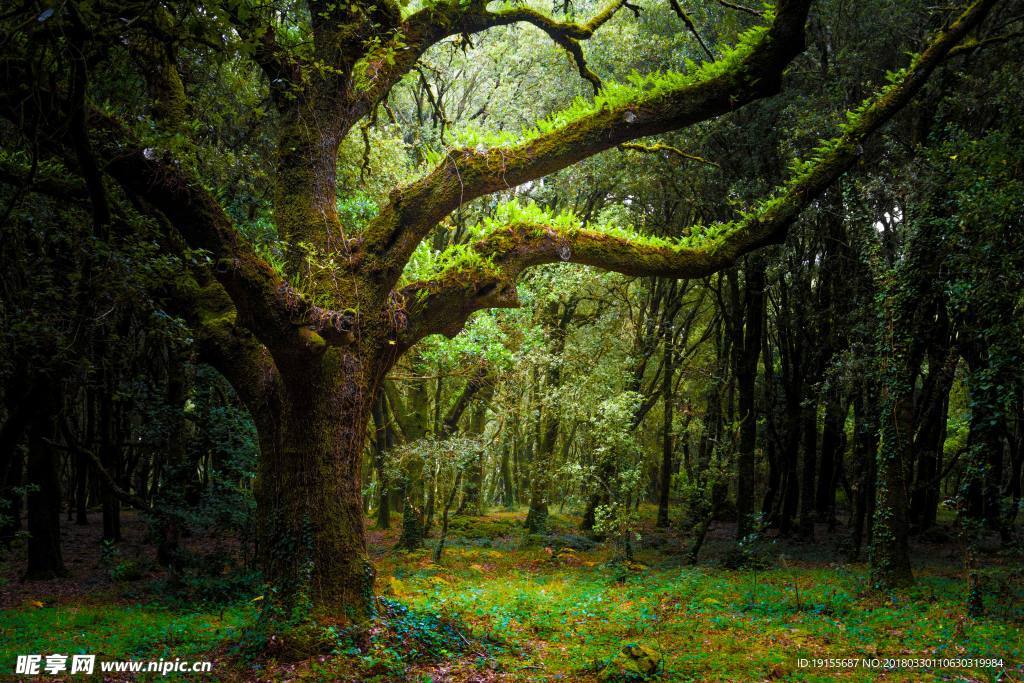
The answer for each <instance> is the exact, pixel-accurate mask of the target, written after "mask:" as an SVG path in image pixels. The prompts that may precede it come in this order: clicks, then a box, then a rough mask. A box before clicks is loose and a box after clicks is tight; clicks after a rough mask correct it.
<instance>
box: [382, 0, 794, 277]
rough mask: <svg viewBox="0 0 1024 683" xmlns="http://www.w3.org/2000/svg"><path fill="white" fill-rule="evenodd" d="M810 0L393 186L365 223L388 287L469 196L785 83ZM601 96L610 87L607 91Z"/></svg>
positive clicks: (784, 6)
mask: <svg viewBox="0 0 1024 683" xmlns="http://www.w3.org/2000/svg"><path fill="white" fill-rule="evenodd" d="M809 5H810V0H783V1H782V2H780V3H779V6H778V10H777V13H776V15H775V20H774V21H773V23H772V24H771V26H770V27H767V28H763V29H760V30H758V31H754V32H752V33H751V34H749V35H748V36H747V40H746V42H744V43H743V44H742V45H741V46H740V48H738V49H737V50H736V51H735V52H734V53H733V54H731V55H730V56H729V57H730V58H729V59H722V60H720V61H719V62H714V63H711V64H707V65H705V66H704V67H702V68H701V69H699V70H696V72H695V73H693V74H667V75H665V76H664V78H663V79H661V80H660V81H658V82H654V81H651V82H647V81H645V82H644V83H639V84H637V87H636V88H635V92H633V90H628V91H623V90H621V89H620V90H617V91H615V92H613V93H609V94H608V96H607V97H604V96H603V97H602V98H597V99H595V101H594V102H593V103H591V104H590V108H589V110H587V109H586V108H584V110H583V111H578V112H573V116H572V117H571V118H569V120H566V121H564V122H563V121H562V120H561V119H558V121H557V123H555V124H553V125H546V126H544V127H542V128H539V129H538V130H537V131H536V134H535V135H532V136H528V137H527V140H526V141H525V142H522V143H520V144H517V145H514V146H511V147H503V146H498V147H494V148H491V149H489V150H486V151H477V150H476V149H475V148H474V149H460V150H455V151H453V152H451V153H450V154H448V155H447V156H446V157H445V158H444V159H443V160H442V162H441V163H440V164H439V165H438V167H437V168H436V169H435V170H434V171H433V172H431V173H430V174H428V175H427V176H426V177H424V178H422V179H421V180H419V181H417V182H415V183H413V184H412V185H410V186H407V187H405V188H402V189H401V190H399V191H396V192H395V193H394V194H393V198H392V202H391V203H390V204H389V205H388V206H386V207H385V208H384V209H383V210H382V211H381V213H380V215H379V216H378V217H377V218H376V219H375V220H374V221H373V222H372V223H371V224H370V225H369V226H368V227H367V231H366V240H365V245H364V248H365V250H366V253H367V257H368V260H369V261H370V263H369V265H370V267H371V268H373V269H375V270H376V271H378V272H377V274H376V276H377V277H378V278H379V279H380V281H381V282H382V283H383V284H385V285H386V286H388V287H391V286H393V285H394V283H395V282H397V280H398V278H399V276H400V274H401V272H402V269H403V267H404V265H405V263H406V262H407V261H408V259H409V257H410V255H411V254H412V252H413V250H414V249H415V248H416V246H417V244H419V242H420V241H421V240H422V239H423V238H424V237H425V236H426V235H427V234H428V233H429V231H430V230H431V229H432V228H433V226H434V225H436V224H437V222H438V221H439V220H441V219H442V218H444V216H446V215H448V214H449V213H451V212H452V211H454V210H455V209H456V208H457V207H458V206H460V205H461V204H463V203H465V202H468V201H470V200H472V199H474V198H476V197H480V196H482V195H485V194H489V193H491V192H496V191H499V190H503V189H508V188H511V187H515V186H517V185H520V184H522V183H524V182H526V181H529V180H533V179H536V178H539V177H541V176H544V175H547V174H550V173H553V172H555V171H557V170H560V169H562V168H565V167H566V166H569V165H571V164H574V163H576V162H578V161H580V160H582V159H585V158H587V157H589V156H593V155H594V154H597V153H599V152H602V151H604V150H607V149H610V148H612V147H615V146H617V145H620V144H622V143H624V142H629V141H632V140H636V139H638V138H642V137H646V136H649V135H656V134H659V133H665V132H668V131H672V130H677V129H681V128H685V127H687V126H690V125H692V124H695V123H698V122H701V121H706V120H708V119H712V118H715V117H717V116H720V115H722V114H725V113H727V112H729V111H732V110H734V109H736V108H737V107H740V106H742V105H744V104H747V103H749V102H752V101H754V100H757V99H760V98H763V97H767V96H769V95H772V94H774V93H776V92H778V90H779V87H780V84H781V78H782V72H783V70H784V69H785V67H786V65H788V64H789V63H790V62H791V61H792V60H793V58H794V57H796V55H797V54H799V53H800V52H801V51H802V50H803V46H804V22H805V20H806V17H807V10H808V7H809ZM602 95H604V92H603V91H602Z"/></svg>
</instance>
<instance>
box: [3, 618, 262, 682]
mask: <svg viewBox="0 0 1024 683" xmlns="http://www.w3.org/2000/svg"><path fill="white" fill-rule="evenodd" d="M252 614H253V610H252V609H251V608H241V607H236V608H229V609H226V610H224V612H223V613H221V612H192V613H185V612H177V611H171V610H168V609H166V608H163V607H159V606H149V605H118V604H113V605H110V606H96V605H83V606H57V607H41V608H35V607H27V608H20V609H7V610H0V662H10V663H12V664H13V662H14V661H15V659H16V658H17V655H19V654H44V655H45V654H50V653H59V654H65V655H71V654H94V655H97V659H105V660H118V659H159V658H161V657H164V658H174V657H180V658H182V659H188V658H190V657H192V656H193V655H195V658H196V659H202V657H199V656H198V655H201V654H203V653H207V652H209V651H210V650H211V649H213V648H214V647H215V646H216V645H217V644H218V643H219V642H220V641H222V640H224V639H225V638H226V637H230V636H231V635H233V634H234V633H235V632H236V631H237V629H238V627H239V626H241V625H243V624H244V623H246V620H247V619H249V618H251V615H252ZM4 668H6V666H5V667H4Z"/></svg>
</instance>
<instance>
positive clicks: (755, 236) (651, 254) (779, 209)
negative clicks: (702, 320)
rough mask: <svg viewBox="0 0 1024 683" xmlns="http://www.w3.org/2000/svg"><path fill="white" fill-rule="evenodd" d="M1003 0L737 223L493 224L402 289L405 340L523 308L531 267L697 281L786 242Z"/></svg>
mask: <svg viewBox="0 0 1024 683" xmlns="http://www.w3.org/2000/svg"><path fill="white" fill-rule="evenodd" d="M997 1H998V0H978V1H977V2H975V3H973V4H972V5H971V6H970V7H969V8H968V9H967V10H965V12H964V13H963V14H962V15H961V16H960V17H959V18H958V19H957V20H956V21H955V22H954V23H953V24H952V25H951V26H950V27H949V28H948V29H947V30H946V31H943V32H942V33H940V34H939V35H938V36H936V37H935V38H934V39H933V40H932V41H931V43H930V44H929V45H928V47H927V48H925V50H924V51H923V52H922V53H921V54H920V55H919V56H918V57H917V58H916V59H915V60H914V62H913V63H912V64H911V66H910V67H909V68H908V69H907V70H906V71H905V72H904V74H903V76H902V77H901V78H900V79H899V80H898V81H897V82H895V83H893V84H892V85H889V86H887V87H886V88H884V89H882V91H881V92H880V93H879V94H878V95H877V96H875V97H874V98H873V99H871V100H869V102H868V103H867V104H866V106H865V107H863V109H862V110H861V111H860V112H859V113H858V114H857V115H856V116H855V117H854V118H853V119H852V120H851V122H850V123H849V124H847V126H846V127H845V130H844V132H843V134H842V135H840V136H839V137H837V138H835V139H833V140H831V141H829V142H828V143H827V144H826V145H825V146H824V151H823V152H822V154H821V156H820V157H819V158H817V159H815V160H814V161H813V163H812V164H810V166H809V167H808V168H807V169H806V170H805V171H803V172H802V173H800V174H799V175H797V176H796V177H794V178H792V179H790V180H789V181H788V182H787V183H786V184H785V185H784V186H783V187H782V189H781V191H780V192H779V193H778V194H777V195H776V196H775V197H774V198H772V199H769V200H767V201H765V202H763V203H762V204H761V205H760V206H759V207H757V208H756V209H755V210H754V211H752V212H750V213H749V214H747V215H745V216H744V217H742V218H741V219H739V220H736V221H733V222H731V223H727V224H723V225H717V226H712V227H711V228H708V229H703V228H700V227H698V228H695V229H694V230H692V235H693V236H691V237H690V238H688V239H686V240H679V241H677V242H675V243H671V242H666V241H664V240H644V239H643V238H640V237H637V238H630V237H622V236H619V235H612V234H607V233H605V232H601V231H598V230H589V229H584V228H565V227H556V226H552V225H541V224H535V223H516V224H513V225H509V226H505V227H503V228H501V229H498V230H495V231H494V232H492V233H491V234H489V235H488V236H487V237H485V238H483V239H481V240H479V241H477V242H476V243H474V244H473V245H472V248H473V249H474V251H476V253H477V254H478V255H479V257H480V258H478V259H472V260H471V261H470V263H473V264H475V265H473V266H472V267H470V268H461V269H460V268H454V269H452V270H450V271H449V272H446V273H443V274H442V275H441V276H440V277H439V278H437V279H435V280H431V281H425V282H416V283H412V284H410V285H408V286H407V287H405V288H404V289H403V290H402V294H403V295H404V296H405V297H406V300H408V301H410V302H413V303H412V305H411V306H410V310H409V325H408V327H407V329H406V330H405V332H404V333H403V335H402V336H401V337H400V339H399V340H398V344H399V345H400V347H402V348H408V347H409V346H412V345H413V344H415V343H416V341H418V340H419V339H422V338H423V337H425V336H427V335H430V334H435V333H441V334H446V335H449V336H452V335H454V334H456V333H458V331H459V330H460V329H461V328H462V326H463V324H464V323H465V320H466V318H467V317H468V316H469V315H470V314H471V313H472V312H474V311H477V310H481V309H484V308H494V307H511V306H516V305H517V299H516V296H515V291H516V280H517V278H518V277H519V274H520V273H521V272H522V271H523V270H525V269H526V268H529V267H531V266H536V265H540V264H544V263H557V262H571V263H579V264H584V265H589V266H594V267H597V268H601V269H604V270H609V271H614V272H618V273H623V274H626V275H658V276H665V277H676V278H697V277H704V276H707V275H710V274H712V273H715V272H717V271H719V270H722V269H723V268H726V267H728V266H731V265H733V264H734V263H735V262H736V260H737V259H739V258H740V257H741V256H743V255H745V254H747V253H749V252H751V251H754V250H755V249H758V248H760V247H763V246H767V245H769V244H773V243H779V242H781V241H783V240H784V239H785V236H786V232H787V230H788V228H789V226H790V225H792V223H793V222H794V221H795V220H796V218H797V216H798V215H799V214H800V212H801V211H802V210H803V209H804V208H805V207H806V206H807V205H808V204H810V203H811V202H812V201H814V199H815V198H817V197H818V196H820V195H821V193H823V192H824V191H825V190H826V189H827V188H828V187H829V186H830V185H831V184H832V183H833V182H834V181H835V180H836V179H837V178H838V177H839V176H840V175H842V174H843V173H844V172H846V171H847V170H848V169H850V168H851V167H852V166H853V165H854V164H855V163H856V162H857V160H858V159H859V157H860V155H861V151H862V145H863V143H864V142H865V141H866V140H867V139H868V138H869V137H870V136H871V135H873V134H874V133H876V132H877V131H878V130H879V129H880V128H881V127H882V126H883V125H884V124H885V123H886V122H888V121H889V120H890V119H891V118H892V117H893V116H894V115H895V114H896V113H897V112H898V111H900V109H902V108H903V107H904V106H906V104H907V103H908V102H910V100H911V98H913V97H914V95H915V94H917V92H918V91H919V90H920V89H921V88H922V87H923V86H924V84H925V83H926V82H927V80H928V77H929V76H930V75H931V73H932V72H933V71H934V70H935V69H936V68H937V67H938V66H939V65H940V64H941V63H942V62H943V60H944V59H945V58H946V56H947V55H948V54H949V52H950V51H951V50H952V49H953V48H954V47H955V46H956V45H957V44H958V43H959V42H960V41H961V40H962V39H963V38H964V37H965V36H966V35H967V34H968V33H969V32H970V31H971V30H972V29H973V28H974V27H976V26H977V25H978V24H979V23H980V22H981V21H982V19H984V17H985V16H986V15H987V14H988V12H989V10H991V8H992V6H993V5H995V4H996V2H997Z"/></svg>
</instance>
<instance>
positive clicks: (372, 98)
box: [356, 0, 637, 115]
mask: <svg viewBox="0 0 1024 683" xmlns="http://www.w3.org/2000/svg"><path fill="white" fill-rule="evenodd" d="M623 7H628V8H630V9H632V10H633V11H634V12H636V11H637V10H636V8H635V7H634V6H633V5H631V4H630V3H629V1H628V0H611V2H609V3H608V4H607V5H606V6H605V7H604V9H602V10H601V11H600V12H598V13H597V14H596V15H594V17H593V18H592V19H590V21H588V22H586V23H583V24H578V23H575V22H562V21H557V20H555V19H552V18H551V17H549V16H547V15H545V14H543V13H541V12H538V11H536V10H534V9H530V8H528V7H515V8H512V9H506V10H499V11H497V12H492V11H490V10H488V9H487V2H484V1H482V0H475V1H474V2H472V3H471V4H470V5H469V6H468V7H467V6H465V5H463V4H461V3H459V2H457V1H455V2H447V3H438V4H436V5H431V6H429V7H426V8H424V9H421V10H419V11H417V12H415V13H413V14H412V15H411V16H409V17H408V18H407V19H406V20H405V21H404V22H402V24H401V25H400V26H399V27H398V30H397V31H396V32H395V36H394V37H395V39H396V42H395V46H396V47H397V46H398V41H400V42H401V49H396V50H395V51H394V53H393V54H392V55H390V57H391V59H390V60H377V61H376V63H375V64H374V65H373V66H374V68H373V69H372V70H371V69H368V71H372V73H371V74H369V75H371V76H372V78H370V81H371V84H370V85H369V86H368V87H367V88H366V90H365V91H364V92H363V93H362V97H361V99H360V102H359V104H358V106H357V108H356V112H357V113H358V114H359V115H365V114H366V113H369V112H370V111H371V110H372V109H373V108H374V107H376V105H377V104H378V103H379V102H380V101H381V100H383V99H384V98H385V97H386V96H387V94H388V93H389V92H390V91H391V88H392V87H394V85H395V84H396V83H397V82H398V81H399V80H400V79H401V78H402V76H404V75H405V74H407V73H409V72H410V71H412V69H413V68H414V67H415V65H416V62H417V61H419V59H420V58H421V57H422V56H423V54H424V53H425V52H426V51H427V50H428V49H429V48H431V47H432V46H434V45H436V44H437V43H439V42H441V41H442V40H444V39H446V38H450V37H452V36H456V35H460V34H462V35H472V34H474V33H480V32H481V31H486V30H488V29H491V28H496V27H498V26H509V25H512V24H518V23H526V24H532V25H533V26H536V27H537V28H539V29H540V30H542V31H544V32H545V33H547V34H548V35H549V36H550V37H551V38H552V40H554V41H555V42H556V43H558V44H559V45H560V46H562V47H563V48H564V49H565V50H567V51H568V52H569V54H570V55H571V56H572V57H573V60H574V61H575V63H576V65H577V68H579V70H580V74H581V75H582V76H583V77H584V78H586V79H587V80H588V81H590V82H591V84H594V79H597V76H596V75H595V74H593V72H591V71H590V69H589V68H586V67H585V63H584V66H582V67H581V66H580V65H581V61H582V59H583V56H582V49H580V50H578V52H579V54H578V55H577V52H576V49H575V48H573V47H572V43H573V42H576V43H577V48H578V41H580V40H586V39H588V38H590V37H591V36H593V35H594V32H595V31H597V29H599V28H600V27H601V26H603V25H604V24H605V23H607V22H608V21H609V20H610V19H611V18H612V17H614V16H615V14H616V13H617V12H618V11H619V10H620V9H621V8H623ZM369 59H370V56H367V57H364V61H365V60H369ZM595 87H597V86H596V84H595Z"/></svg>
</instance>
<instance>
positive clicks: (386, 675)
mask: <svg viewBox="0 0 1024 683" xmlns="http://www.w3.org/2000/svg"><path fill="white" fill-rule="evenodd" d="M524 514H525V511H524V510H516V511H494V512H491V513H490V514H488V515H486V516H483V517H464V516H457V517H454V518H453V519H452V523H451V537H450V538H449V545H448V548H447V549H446V551H445V555H444V558H443V560H442V562H441V563H440V564H435V563H433V562H432V561H431V559H430V555H431V550H432V548H431V547H429V546H430V545H431V544H432V543H433V541H428V547H427V548H425V549H424V550H421V551H418V552H414V553H403V552H395V551H392V550H391V548H392V547H393V539H392V538H390V537H378V536H375V539H376V540H375V541H374V543H375V547H374V550H375V554H378V555H379V557H380V559H379V560H378V561H377V563H376V564H377V568H378V576H379V580H378V589H379V591H380V592H381V593H384V594H387V595H389V597H388V600H386V601H382V602H381V609H382V615H381V620H380V621H379V623H378V624H377V626H375V627H374V628H373V629H371V631H370V633H371V634H372V636H371V641H372V642H371V646H370V647H368V648H366V647H362V648H360V647H356V646H355V644H352V643H349V645H344V643H345V642H347V641H345V640H344V639H341V640H339V643H340V644H339V647H338V648H336V649H335V651H334V654H333V655H328V656H322V657H316V658H313V659H310V660H308V661H305V662H301V663H299V664H298V665H282V664H278V663H276V662H274V661H272V660H271V661H265V662H253V661H249V660H245V659H244V658H243V659H240V660H238V661H235V660H233V659H232V657H231V656H230V655H226V654H225V655H222V656H220V657H217V658H218V665H217V669H218V670H217V671H216V672H215V675H216V678H217V679H220V680H250V679H251V677H252V675H255V674H258V675H259V676H260V677H261V678H266V679H270V680H282V679H286V678H287V679H292V680H295V679H299V680H327V679H329V680H377V681H392V680H424V681H429V680H438V679H444V676H450V677H451V680H467V679H473V678H480V679H482V680H490V679H491V674H492V673H494V674H495V675H497V676H500V677H501V678H500V679H501V680H511V681H534V680H538V679H539V678H542V677H546V678H554V677H561V680H569V681H593V680H597V672H599V671H600V670H601V668H602V667H603V666H604V664H605V663H607V662H608V661H609V660H610V659H611V658H612V657H614V656H615V655H616V653H618V652H619V651H620V650H621V649H622V648H623V647H624V646H625V645H627V644H630V643H637V644H640V645H644V646H647V647H650V648H653V649H654V650H656V651H657V652H659V653H661V655H662V656H663V666H664V670H663V673H662V674H661V677H660V678H659V680H665V681H740V680H743V681H746V680H767V679H780V680H793V681H816V680H820V681H826V680H835V679H836V678H837V677H838V674H837V672H835V671H827V670H821V669H819V670H814V669H810V668H800V667H799V666H798V659H799V658H806V659H814V658H829V657H836V658H840V657H841V658H851V657H852V658H858V659H859V658H873V657H878V658H885V657H904V658H908V657H920V658H929V657H935V658H955V657H986V658H991V657H995V658H1002V659H1003V660H1004V662H1005V669H1006V671H1005V673H1006V674H1007V675H1006V676H1005V677H1004V678H1002V679H997V671H996V670H993V669H977V668H976V669H971V670H967V669H961V670H953V669H945V670H939V669H936V670H897V671H893V672H889V673H888V674H886V680H905V681H911V680H913V681H919V680H972V681H974V680H978V681H988V680H991V681H995V680H1020V679H1021V677H1022V676H1021V674H1022V672H1024V670H1022V666H1024V640H1022V632H1024V581H1022V580H1021V579H1022V576H1024V572H1022V570H1021V568H1020V561H1019V559H1020V558H1019V556H1017V555H1014V554H1013V552H1016V551H1012V552H1011V551H1006V550H1001V551H998V552H996V551H994V552H993V553H992V554H990V555H987V556H986V557H985V558H984V562H983V565H984V566H985V588H986V595H987V597H986V612H987V614H986V616H985V617H982V618H977V619H972V618H969V617H967V616H966V615H965V612H964V583H963V580H962V577H961V567H960V566H959V560H958V557H957V556H956V554H955V552H954V551H955V546H953V545H950V546H948V547H946V546H942V548H943V552H938V551H937V550H936V551H933V552H931V553H930V557H928V561H927V562H926V563H922V564H918V565H917V567H916V574H917V581H916V583H915V585H914V586H913V587H912V588H910V589H907V590H902V591H896V592H893V593H889V594H882V595H879V594H876V593H873V592H871V591H870V590H869V586H868V579H867V568H866V566H865V565H864V564H863V563H857V564H844V563H840V562H837V561H835V559H834V557H832V556H833V555H835V550H834V549H833V548H832V547H831V544H830V543H827V542H826V543H818V544H817V545H801V546H789V545H787V544H785V543H779V544H777V545H770V547H771V549H772V552H771V553H769V554H770V555H771V561H772V562H773V566H772V567H771V568H769V569H766V570H762V571H757V572H754V571H751V570H742V571H734V570H728V569H724V568H722V567H721V566H720V565H719V563H718V557H719V556H720V555H721V552H720V551H721V550H723V549H724V548H725V547H726V546H727V545H729V543H728V539H724V537H719V538H717V539H709V543H708V549H707V553H706V556H703V557H702V564H701V565H700V566H698V567H688V566H683V565H682V563H681V560H680V557H681V555H680V554H679V553H678V552H677V551H678V549H679V548H680V547H683V546H684V545H685V543H676V544H675V545H673V543H672V542H665V543H663V544H662V549H661V550H658V551H655V550H652V549H650V548H646V549H640V550H639V552H638V556H637V559H638V562H636V563H632V564H623V563H621V562H617V561H614V558H613V553H614V550H613V549H611V548H607V547H597V548H595V549H594V550H590V551H570V550H559V549H557V547H552V546H557V545H558V542H557V539H567V538H570V537H571V536H573V535H575V534H576V533H578V532H577V531H575V528H576V521H577V520H575V519H573V518H569V517H565V516H562V515H558V514H552V516H551V518H550V523H551V527H552V529H553V533H554V534H555V535H554V536H552V537H549V538H548V540H545V539H544V538H538V537H536V536H532V537H528V536H526V534H525V531H524V530H523V528H522V518H523V515H524ZM645 516H649V515H646V514H645ZM647 526H650V525H649V524H648V525H647ZM387 533H388V534H392V535H393V534H396V533H397V529H393V530H391V531H390V532H387ZM657 533H661V532H655V531H654V530H653V529H650V528H645V530H644V536H645V538H647V539H652V538H653V537H654V536H655V535H656V534H657ZM665 537H666V538H669V540H670V541H673V542H674V541H685V539H681V538H680V537H679V536H678V534H677V532H670V533H669V534H668V535H666V536H665ZM552 541H554V542H552ZM783 552H784V553H785V555H783V554H782V553H783ZM786 556H788V557H797V558H801V560H800V561H799V562H794V561H790V560H787V559H786ZM915 556H917V554H916V555H915ZM811 558H813V559H811ZM406 608H408V609H406ZM254 617H255V610H254V609H253V608H252V607H251V606H243V607H232V608H227V609H226V610H225V611H224V612H223V613H220V612H215V611H199V612H196V613H186V612H183V611H178V610H173V609H168V608H167V607H165V606H162V605H159V604H151V605H123V604H118V603H116V602H114V601H112V602H111V604H110V605H104V606H97V605H94V604H87V605H77V606H71V605H68V606H58V607H43V608H36V607H31V606H26V607H23V608H19V609H9V610H3V611H0V661H8V662H13V661H14V659H15V657H16V655H18V654H28V653H39V654H46V653H49V652H59V653H62V654H74V653H91V654H97V655H100V658H101V659H158V658H161V657H164V658H173V657H178V658H181V659H212V658H214V657H215V655H211V654H210V653H212V652H220V653H230V652H232V651H234V650H233V649H232V648H231V647H230V644H231V643H233V642H237V641H238V640H239V636H240V633H241V632H242V631H243V629H244V627H245V626H246V625H247V624H251V623H252V620H253V619H254ZM225 646H227V647H225ZM442 674H443V675H442ZM878 675H879V672H878V671H865V670H863V669H847V670H844V671H843V672H842V676H841V677H842V678H843V680H854V681H859V680H864V681H867V680H875V679H876V678H877V677H878ZM445 680H447V679H445Z"/></svg>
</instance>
